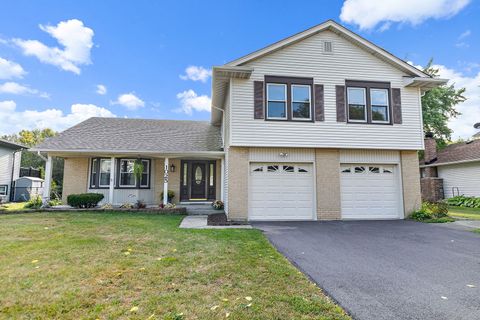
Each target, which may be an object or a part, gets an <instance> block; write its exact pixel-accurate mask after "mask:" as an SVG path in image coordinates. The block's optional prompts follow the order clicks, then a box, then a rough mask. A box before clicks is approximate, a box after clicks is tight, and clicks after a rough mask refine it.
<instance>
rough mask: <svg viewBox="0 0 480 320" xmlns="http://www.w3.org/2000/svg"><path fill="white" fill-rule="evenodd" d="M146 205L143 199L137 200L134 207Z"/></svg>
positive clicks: (144, 206)
mask: <svg viewBox="0 0 480 320" xmlns="http://www.w3.org/2000/svg"><path fill="white" fill-rule="evenodd" d="M146 207H147V204H146V203H145V201H143V200H137V203H135V208H137V209H145V208H146Z"/></svg>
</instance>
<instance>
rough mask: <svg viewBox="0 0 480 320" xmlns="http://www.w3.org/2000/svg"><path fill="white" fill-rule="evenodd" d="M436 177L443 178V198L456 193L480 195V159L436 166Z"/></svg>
mask: <svg viewBox="0 0 480 320" xmlns="http://www.w3.org/2000/svg"><path fill="white" fill-rule="evenodd" d="M437 168H438V177H440V178H442V179H443V190H444V194H445V198H451V197H452V196H453V188H455V195H457V188H458V192H459V193H460V195H462V194H463V195H466V196H474V197H480V161H479V162H472V163H463V164H455V165H447V166H438V167H437Z"/></svg>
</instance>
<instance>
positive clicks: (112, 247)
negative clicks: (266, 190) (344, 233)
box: [0, 210, 349, 320]
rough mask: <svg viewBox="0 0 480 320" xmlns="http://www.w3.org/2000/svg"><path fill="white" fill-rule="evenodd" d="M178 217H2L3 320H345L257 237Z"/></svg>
mask: <svg viewBox="0 0 480 320" xmlns="http://www.w3.org/2000/svg"><path fill="white" fill-rule="evenodd" d="M133 212H135V213H133ZM112 213H114V214H112ZM181 219H182V217H180V216H178V215H152V214H148V213H147V212H139V211H136V210H134V211H130V212H125V211H118V210H113V211H109V212H105V213H103V212H98V211H97V212H91V211H88V210H87V211H82V212H78V211H76V212H75V211H72V212H48V213H38V214H35V215H2V216H0V238H1V241H0V256H1V257H2V258H1V259H0V279H2V285H1V286H0V314H1V315H2V316H1V317H2V318H7V319H19V318H24V319H177V320H182V319H226V318H228V319H245V320H246V319H349V317H348V316H347V315H346V314H345V312H344V311H343V310H342V309H341V308H340V307H339V306H337V305H335V304H334V303H333V302H332V301H331V299H329V298H327V297H326V296H325V295H324V294H323V293H322V291H321V290H320V289H319V288H318V287H316V286H315V285H314V284H313V283H312V282H310V281H309V280H308V279H307V278H306V277H305V276H304V275H303V274H302V273H301V272H299V271H298V270H297V269H296V268H294V267H293V266H292V265H291V264H290V263H289V262H288V261H287V260H286V259H285V258H284V257H283V256H282V255H281V254H280V253H278V252H277V251H276V250H275V249H274V248H273V247H272V246H271V245H270V243H269V242H268V241H267V239H266V238H265V237H264V236H263V234H262V233H261V232H260V231H258V230H254V229H248V230H238V229H235V230H232V229H228V230H225V229H224V230H191V229H179V228H178V225H179V223H180V221H181Z"/></svg>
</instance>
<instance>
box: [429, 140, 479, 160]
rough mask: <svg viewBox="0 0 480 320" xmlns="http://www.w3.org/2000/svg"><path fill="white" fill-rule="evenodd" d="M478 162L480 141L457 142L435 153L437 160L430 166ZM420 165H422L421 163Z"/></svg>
mask: <svg viewBox="0 0 480 320" xmlns="http://www.w3.org/2000/svg"><path fill="white" fill-rule="evenodd" d="M476 160H479V161H480V140H478V139H477V140H472V141H469V142H459V143H454V144H451V145H449V146H447V147H446V148H445V149H443V150H439V151H438V153H437V160H436V161H435V162H433V163H431V164H430V165H432V166H435V165H440V164H445V163H451V162H464V161H476ZM421 164H424V163H423V162H422V163H421Z"/></svg>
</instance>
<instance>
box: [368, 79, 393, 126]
mask: <svg viewBox="0 0 480 320" xmlns="http://www.w3.org/2000/svg"><path fill="white" fill-rule="evenodd" d="M373 90H377V91H384V92H386V93H387V105H383V106H381V105H375V106H376V107H386V108H387V120H386V121H385V120H373V106H374V105H373V103H372V91H373ZM389 97H390V94H389V90H388V89H386V88H373V87H372V88H370V117H371V119H372V123H390V99H389Z"/></svg>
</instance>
